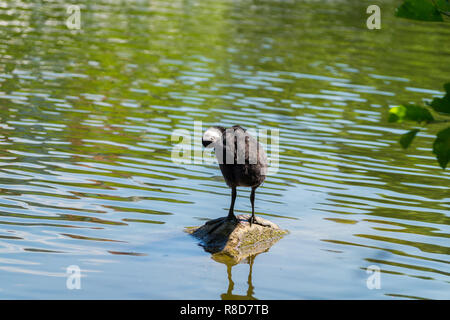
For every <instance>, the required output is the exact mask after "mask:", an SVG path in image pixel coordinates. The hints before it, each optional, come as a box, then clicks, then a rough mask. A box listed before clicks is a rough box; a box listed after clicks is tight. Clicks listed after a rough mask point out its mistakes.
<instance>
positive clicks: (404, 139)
mask: <svg viewBox="0 0 450 320" xmlns="http://www.w3.org/2000/svg"><path fill="white" fill-rule="evenodd" d="M419 131H420V129H412V130H410V131H408V132H407V133H405V134H402V136H401V137H400V145H401V146H402V148H403V149H407V148H408V147H409V145H410V144H411V142H412V141H413V139H414V137H415V136H416V134H417V133H418V132H419Z"/></svg>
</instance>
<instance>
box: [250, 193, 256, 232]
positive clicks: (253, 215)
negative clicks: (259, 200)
mask: <svg viewBox="0 0 450 320" xmlns="http://www.w3.org/2000/svg"><path fill="white" fill-rule="evenodd" d="M255 191H256V188H252V192H251V193H250V202H251V203H252V216H251V217H250V219H248V222H249V223H250V226H251V225H252V223H254V222H256V219H255Z"/></svg>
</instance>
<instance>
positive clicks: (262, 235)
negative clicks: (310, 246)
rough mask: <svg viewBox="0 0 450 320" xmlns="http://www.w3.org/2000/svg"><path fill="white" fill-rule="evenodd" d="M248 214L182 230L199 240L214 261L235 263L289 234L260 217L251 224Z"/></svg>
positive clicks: (262, 250) (211, 221)
mask: <svg viewBox="0 0 450 320" xmlns="http://www.w3.org/2000/svg"><path fill="white" fill-rule="evenodd" d="M249 217H250V215H239V216H237V219H236V220H234V221H233V220H228V219H227V218H226V217H223V218H218V219H214V220H210V221H208V222H206V223H205V224H204V225H203V226H200V227H188V228H186V229H185V231H186V232H187V233H189V234H191V235H193V236H194V237H196V238H197V239H199V240H200V245H201V246H202V247H203V248H204V249H205V250H206V251H207V252H210V253H212V254H213V259H214V260H216V261H220V262H224V263H225V262H232V263H233V264H235V263H239V262H241V261H242V260H244V259H245V258H247V257H248V256H250V255H255V254H258V253H261V252H264V251H267V250H269V248H270V247H271V246H272V245H274V244H275V243H276V242H277V241H278V240H280V239H281V238H282V237H283V236H284V235H286V234H287V233H288V231H287V230H283V229H280V227H278V226H277V225H276V224H275V223H273V222H271V221H269V220H266V219H263V218H261V217H256V221H255V222H254V223H252V225H251V226H250V223H249V222H248V219H249Z"/></svg>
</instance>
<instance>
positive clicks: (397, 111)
mask: <svg viewBox="0 0 450 320" xmlns="http://www.w3.org/2000/svg"><path fill="white" fill-rule="evenodd" d="M404 120H409V121H416V122H419V123H420V122H426V123H429V122H432V121H434V118H433V116H432V115H431V113H430V111H428V109H427V108H425V107H421V106H416V105H413V104H408V105H404V106H398V107H393V108H391V109H390V110H389V122H403V121H404Z"/></svg>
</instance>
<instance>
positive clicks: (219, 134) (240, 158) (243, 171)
mask: <svg viewBox="0 0 450 320" xmlns="http://www.w3.org/2000/svg"><path fill="white" fill-rule="evenodd" d="M202 143H203V146H204V147H205V148H212V147H213V148H214V150H215V154H216V158H217V160H218V162H219V167H220V170H221V171H222V175H223V177H224V178H225V182H226V183H227V185H228V186H229V187H230V188H231V205H230V210H229V211H228V217H227V219H229V220H237V218H236V216H235V215H234V202H235V200H236V187H238V186H242V187H251V188H252V190H251V193H250V202H251V204H252V216H251V217H250V218H249V223H250V224H252V223H253V222H255V191H256V188H258V187H259V186H260V185H261V184H262V183H263V181H264V179H265V178H266V175H267V157H266V154H265V152H264V149H263V147H262V146H261V145H260V144H259V143H258V141H257V140H256V139H255V138H254V137H252V136H251V135H250V134H249V133H248V132H247V131H246V130H245V129H244V128H242V127H240V126H238V125H235V126H233V127H231V128H228V129H225V128H224V127H220V126H214V127H211V128H209V129H208V130H206V131H205V133H204V134H203V138H202Z"/></svg>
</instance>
